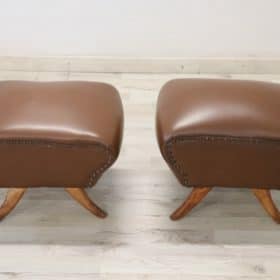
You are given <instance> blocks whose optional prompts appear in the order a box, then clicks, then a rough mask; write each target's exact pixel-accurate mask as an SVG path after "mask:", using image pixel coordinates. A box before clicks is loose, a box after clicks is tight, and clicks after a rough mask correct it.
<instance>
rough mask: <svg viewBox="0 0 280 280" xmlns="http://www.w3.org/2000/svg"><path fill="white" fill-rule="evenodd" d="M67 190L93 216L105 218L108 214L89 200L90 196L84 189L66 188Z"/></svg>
mask: <svg viewBox="0 0 280 280" xmlns="http://www.w3.org/2000/svg"><path fill="white" fill-rule="evenodd" d="M65 190H66V191H67V192H68V193H69V194H70V195H71V196H72V197H73V198H74V199H75V200H76V201H77V202H79V203H80V204H81V205H82V206H84V207H85V208H86V209H87V210H89V211H90V212H91V213H92V214H94V215H95V216H97V217H99V218H105V217H106V216H107V214H106V213H105V212H104V211H103V210H102V209H100V208H99V207H98V206H97V205H96V204H94V202H93V201H92V200H91V199H90V198H89V196H88V194H87V193H86V191H85V190H84V189H81V188H65Z"/></svg>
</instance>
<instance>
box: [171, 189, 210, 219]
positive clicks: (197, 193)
mask: <svg viewBox="0 0 280 280" xmlns="http://www.w3.org/2000/svg"><path fill="white" fill-rule="evenodd" d="M211 190H212V187H201V188H197V187H196V188H194V189H193V190H192V191H191V193H190V195H189V196H188V197H187V199H186V200H185V201H184V203H183V204H182V205H181V206H180V207H179V208H178V209H177V210H176V211H175V212H174V213H173V214H172V215H171V216H170V218H171V220H173V221H176V220H179V219H181V218H183V217H184V216H185V215H186V214H187V213H189V212H190V211H191V210H192V209H193V208H194V207H195V206H196V205H198V204H199V202H200V201H201V200H202V199H203V198H204V197H205V196H206V195H207V194H208V193H209V192H210V191H211Z"/></svg>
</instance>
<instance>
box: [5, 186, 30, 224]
mask: <svg viewBox="0 0 280 280" xmlns="http://www.w3.org/2000/svg"><path fill="white" fill-rule="evenodd" d="M26 190H27V188H12V189H9V190H8V192H7V194H6V198H5V200H4V202H3V204H2V205H1V207H0V220H2V219H3V218H5V217H6V216H7V215H8V214H9V213H10V212H11V211H12V210H13V209H14V208H15V207H16V206H17V204H18V203H19V201H20V200H21V198H22V196H23V195H24V193H25V191H26Z"/></svg>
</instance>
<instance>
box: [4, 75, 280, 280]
mask: <svg viewBox="0 0 280 280" xmlns="http://www.w3.org/2000/svg"><path fill="white" fill-rule="evenodd" d="M177 77H210V78H217V77H222V78H238V79H256V80H266V81H275V82H280V75H261V76H258V75H234V76H230V75H225V76H214V75H211V76H209V75H208V76H205V75H203V76H202V75H200V76H199V75H173V74H169V75H167V74H163V75H158V74H152V75H148V74H141V75H140V74H102V73H55V72H50V73H46V72H40V73H38V72H31V73H28V72H12V71H2V72H0V80H6V79H13V80H14V79H15V80H38V81H52V80H96V81H104V82H109V83H112V84H114V85H115V86H116V87H117V88H118V90H119V91H120V94H121V96H122V99H123V104H124V109H125V134H124V141H123V147H122V151H121V154H120V158H119V160H118V161H117V163H116V164H115V165H114V166H113V168H112V169H110V170H109V171H108V172H107V173H106V174H105V175H104V176H103V177H102V178H101V180H100V181H99V183H98V185H97V186H96V187H95V188H93V189H91V190H89V193H90V195H91V196H92V197H94V198H95V201H96V202H98V203H99V204H100V205H101V206H102V207H103V208H104V209H106V210H107V211H108V213H109V217H108V218H107V219H105V220H99V219H97V218H95V217H94V216H92V215H91V214H89V213H88V212H87V211H86V210H84V209H82V208H81V207H80V206H79V205H78V204H77V203H75V202H74V201H73V200H72V199H71V198H70V197H68V195H67V194H66V193H65V192H64V191H63V190H62V189H47V188H42V189H34V190H30V191H29V192H27V194H26V195H25V197H24V198H23V200H22V201H21V203H20V204H19V205H18V207H17V208H16V209H15V210H14V211H13V212H12V213H11V214H10V215H9V216H8V217H7V219H5V220H3V221H2V222H1V223H0V257H1V261H0V280H1V279H21V280H23V279H24V280H25V279H28V280H33V279H42V280H49V279H60V280H61V279H70V280H72V279H82V280H83V279H97V280H99V279H124V280H126V279H161V280H162V279H170V277H172V278H173V279H174V280H176V279H189V280H192V279H193V280H206V279H207V280H208V279H217V280H233V279H246V280H248V279H257V280H258V279H262V280H263V279H266V280H268V279H269V280H271V279H280V226H277V225H276V224H274V223H273V221H272V220H271V219H270V218H269V217H267V215H266V213H265V212H264V211H263V209H262V208H261V206H260V205H259V203H258V202H257V201H256V199H255V197H254V196H253V195H252V194H251V193H250V191H248V190H238V189H216V190H215V191H213V192H212V193H210V194H209V196H208V197H207V198H206V199H205V200H204V201H203V203H201V204H200V205H199V206H198V207H197V208H196V209H195V210H194V211H193V212H192V213H191V214H190V215H189V216H188V217H186V218H185V219H183V220H181V221H179V222H172V221H170V220H169V219H168V216H169V214H170V212H171V211H172V210H174V209H175V208H176V207H177V206H178V205H179V204H180V203H181V201H182V200H183V199H184V198H185V196H186V195H187V193H188V192H189V189H185V188H183V187H181V186H180V185H179V184H178V182H177V181H176V180H175V178H174V176H173V175H172V174H171V172H170V171H169V170H168V168H167V166H166V164H165V163H164V161H163V159H162V157H161V156H160V153H159V150H158V147H157V143H156V139H155V131H154V126H155V123H154V119H155V117H154V115H155V104H156V99H157V95H158V92H159V89H160V87H161V86H162V85H163V83H164V82H166V81H167V80H169V79H172V78H177ZM81 98H82V96H81ZM4 193H5V190H1V191H0V194H1V197H3V196H4ZM273 195H274V198H275V200H276V202H277V203H278V205H279V206H280V192H277V191H274V193H273Z"/></svg>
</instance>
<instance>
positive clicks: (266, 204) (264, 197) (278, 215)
mask: <svg viewBox="0 0 280 280" xmlns="http://www.w3.org/2000/svg"><path fill="white" fill-rule="evenodd" d="M252 190H253V192H254V194H255V196H256V197H257V199H258V200H259V202H260V203H261V204H262V206H263V208H264V209H265V211H266V212H267V213H268V215H269V216H271V217H272V219H273V220H274V221H275V222H276V223H278V224H280V212H279V210H278V209H277V207H276V205H275V204H274V202H273V200H272V197H271V193H270V190H269V189H252Z"/></svg>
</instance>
